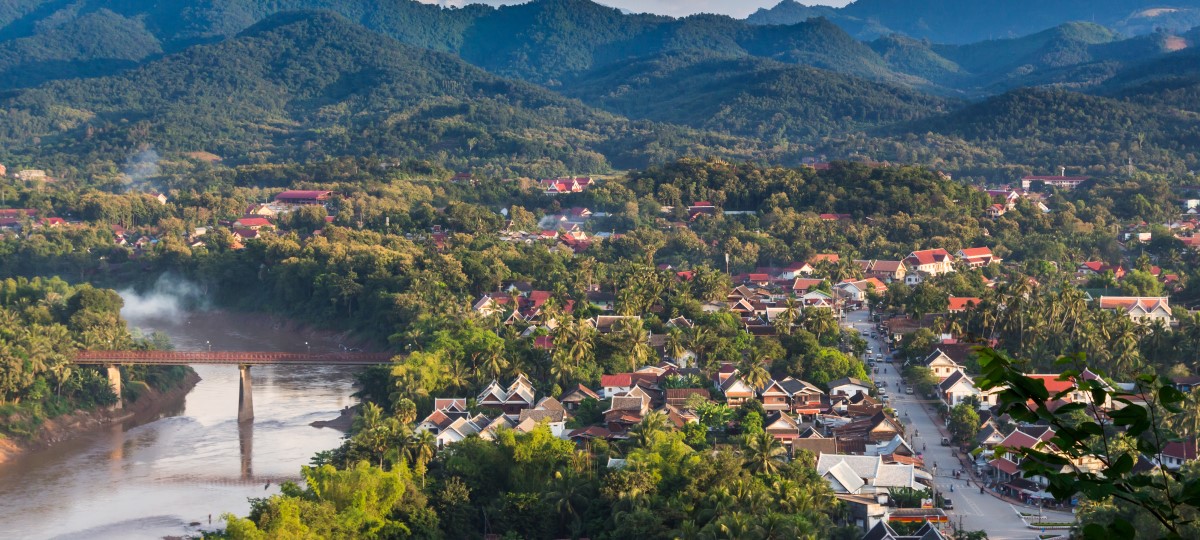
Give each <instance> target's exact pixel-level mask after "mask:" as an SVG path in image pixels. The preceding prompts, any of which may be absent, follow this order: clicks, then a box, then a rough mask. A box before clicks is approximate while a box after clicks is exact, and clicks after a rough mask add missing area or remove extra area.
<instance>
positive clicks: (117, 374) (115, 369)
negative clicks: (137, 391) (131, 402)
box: [104, 364, 121, 409]
mask: <svg viewBox="0 0 1200 540" xmlns="http://www.w3.org/2000/svg"><path fill="white" fill-rule="evenodd" d="M104 368H105V369H106V370H107V371H108V385H109V386H110V387H112V391H113V393H114V394H116V395H117V403H116V405H113V408H114V409H120V408H121V366H120V365H117V364H108V365H105V366H104Z"/></svg>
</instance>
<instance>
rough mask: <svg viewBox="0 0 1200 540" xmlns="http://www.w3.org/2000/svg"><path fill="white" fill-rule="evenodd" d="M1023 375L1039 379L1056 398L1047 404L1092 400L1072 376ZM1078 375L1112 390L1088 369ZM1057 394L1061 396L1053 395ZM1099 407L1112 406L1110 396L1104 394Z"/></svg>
mask: <svg viewBox="0 0 1200 540" xmlns="http://www.w3.org/2000/svg"><path fill="white" fill-rule="evenodd" d="M1025 376H1026V377H1028V378H1030V379H1034V380H1037V381H1041V383H1042V386H1045V387H1046V392H1048V393H1049V394H1050V397H1051V398H1052V399H1055V400H1056V402H1052V403H1050V404H1049V405H1051V406H1054V405H1056V404H1058V403H1063V404H1065V403H1091V402H1092V394H1091V393H1090V392H1084V391H1082V390H1080V389H1079V385H1078V384H1077V383H1076V381H1075V379H1074V377H1063V376H1062V375H1061V374H1057V373H1050V374H1043V373H1026V374H1025ZM1079 377H1080V378H1082V379H1083V380H1085V381H1095V382H1097V383H1099V385H1100V387H1101V388H1104V389H1105V390H1106V391H1108V392H1109V393H1110V394H1111V393H1112V392H1113V388H1112V386H1109V384H1108V383H1107V382H1105V381H1104V379H1102V378H1101V377H1100V376H1099V375H1096V374H1095V373H1093V372H1092V370H1090V369H1084V370H1083V372H1082V373H1080V374H1079ZM1059 394H1062V396H1061V397H1058V398H1055V396H1057V395H1059ZM1100 407H1101V408H1104V409H1108V408H1110V407H1112V397H1111V396H1106V397H1105V398H1104V403H1101V404H1100Z"/></svg>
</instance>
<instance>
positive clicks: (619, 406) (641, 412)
mask: <svg viewBox="0 0 1200 540" xmlns="http://www.w3.org/2000/svg"><path fill="white" fill-rule="evenodd" d="M649 410H650V401H649V399H646V398H645V397H643V396H615V397H613V398H612V403H611V405H610V406H609V408H608V410H607V411H604V422H605V424H607V428H608V430H609V431H611V432H613V433H625V432H627V431H629V428H631V427H633V426H634V425H635V424H637V423H638V422H641V421H642V417H643V416H645V415H646V413H647V412H649Z"/></svg>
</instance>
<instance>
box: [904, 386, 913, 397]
mask: <svg viewBox="0 0 1200 540" xmlns="http://www.w3.org/2000/svg"><path fill="white" fill-rule="evenodd" d="M904 393H905V394H909V395H912V387H911V386H906V387H904Z"/></svg>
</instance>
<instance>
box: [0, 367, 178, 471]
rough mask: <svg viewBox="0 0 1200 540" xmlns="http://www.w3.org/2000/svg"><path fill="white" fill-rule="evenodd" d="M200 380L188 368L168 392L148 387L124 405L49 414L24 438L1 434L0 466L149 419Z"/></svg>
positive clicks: (175, 400) (174, 401)
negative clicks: (115, 427) (77, 439)
mask: <svg viewBox="0 0 1200 540" xmlns="http://www.w3.org/2000/svg"><path fill="white" fill-rule="evenodd" d="M199 382H200V376H199V375H197V374H196V372H195V371H189V372H188V374H187V375H186V376H185V377H184V378H183V380H181V381H180V382H179V384H178V385H177V386H175V387H174V388H171V389H170V390H167V391H166V392H160V391H158V390H155V389H153V388H147V389H146V390H145V392H144V393H143V394H142V395H141V396H140V397H138V399H137V400H136V401H134V402H132V403H127V404H125V406H124V407H123V408H122V409H101V410H95V411H76V412H73V413H68V414H64V415H62V416H58V417H55V418H50V419H47V420H45V421H44V422H42V424H41V425H40V426H38V429H37V433H36V434H35V435H34V436H33V437H31V438H29V439H28V440H25V441H18V440H15V439H11V438H0V466H3V465H5V464H7V463H9V462H11V461H13V460H15V459H17V458H20V457H21V456H24V455H27V454H29V453H32V452H38V451H41V450H45V449H47V448H50V447H52V446H54V445H56V444H58V443H61V442H63V441H67V440H70V439H72V438H75V437H78V436H80V435H84V434H87V433H91V432H94V431H96V430H99V429H103V428H106V427H109V426H113V425H116V424H119V423H122V422H126V421H129V420H134V419H137V418H147V419H148V418H150V417H154V416H157V415H158V414H160V413H161V412H162V411H163V410H164V409H166V407H167V406H168V405H171V404H174V403H177V402H179V401H181V400H182V399H183V398H184V397H186V396H187V394H188V392H191V390H192V388H194V387H195V386H196V384H198V383H199Z"/></svg>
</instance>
